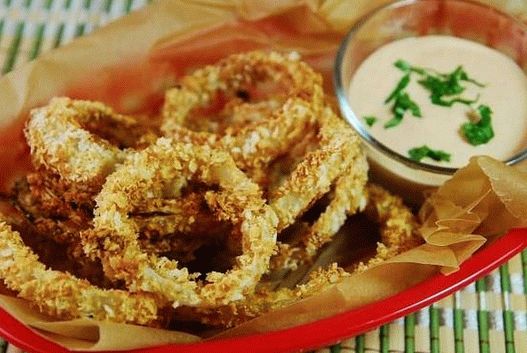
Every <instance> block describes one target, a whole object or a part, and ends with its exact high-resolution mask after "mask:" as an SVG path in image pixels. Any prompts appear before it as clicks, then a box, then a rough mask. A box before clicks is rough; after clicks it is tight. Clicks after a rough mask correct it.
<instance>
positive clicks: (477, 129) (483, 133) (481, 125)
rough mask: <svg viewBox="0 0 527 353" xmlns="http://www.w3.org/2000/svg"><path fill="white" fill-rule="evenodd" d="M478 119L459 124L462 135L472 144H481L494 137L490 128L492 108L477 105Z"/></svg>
mask: <svg viewBox="0 0 527 353" xmlns="http://www.w3.org/2000/svg"><path fill="white" fill-rule="evenodd" d="M478 113H479V120H478V121H477V122H468V123H465V124H463V125H462V126H461V131H462V133H463V136H465V138H466V139H467V141H468V142H469V143H470V144H471V145H473V146H477V145H482V144H485V143H487V142H489V141H490V140H491V139H492V138H493V137H494V130H493V129H492V122H491V120H492V110H491V109H490V108H489V107H488V106H486V105H480V106H479V107H478Z"/></svg>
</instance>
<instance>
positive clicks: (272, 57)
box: [161, 51, 323, 136]
mask: <svg viewBox="0 0 527 353" xmlns="http://www.w3.org/2000/svg"><path fill="white" fill-rule="evenodd" d="M264 79H269V80H270V81H272V82H274V83H282V84H283V86H284V87H286V91H285V92H284V93H283V95H284V96H285V97H288V98H293V97H296V98H301V99H303V100H305V101H306V102H309V103H311V102H315V101H319V100H322V97H323V92H322V88H321V87H322V77H321V76H320V75H319V74H317V73H315V72H314V71H313V69H311V68H310V67H309V66H308V65H307V64H305V63H303V62H301V61H299V60H298V55H295V54H290V55H289V56H284V55H281V54H279V53H276V52H270V53H264V52H261V51H253V52H249V53H243V54H234V55H231V56H229V57H227V58H225V59H223V60H221V61H220V62H218V63H217V64H216V65H211V66H206V67H204V68H202V69H199V70H196V71H195V72H194V73H193V74H192V75H189V76H186V77H184V78H183V79H182V80H181V82H180V84H179V86H177V87H175V88H173V89H171V90H168V91H167V93H166V96H165V104H164V107H163V117H164V122H163V125H162V127H161V130H162V131H163V132H164V133H165V134H166V135H168V136H170V133H171V132H172V131H173V130H174V129H178V128H179V127H180V126H185V125H186V124H185V122H186V121H187V119H188V118H189V113H190V112H191V111H192V110H193V109H195V108H196V107H204V106H206V105H207V104H209V103H210V102H211V101H212V99H213V97H214V94H215V93H217V92H223V93H229V94H230V95H231V96H235V97H236V95H237V93H238V92H239V91H240V89H242V88H243V86H244V85H251V84H255V83H256V82H258V81H262V80H264ZM246 107H247V106H246ZM257 109H259V110H260V111H261V105H257ZM265 110H267V108H265V109H263V111H265ZM210 132H217V131H210Z"/></svg>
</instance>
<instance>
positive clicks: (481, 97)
mask: <svg viewBox="0 0 527 353" xmlns="http://www.w3.org/2000/svg"><path fill="white" fill-rule="evenodd" d="M399 60H403V61H404V62H405V63H409V64H411V65H412V67H417V68H419V69H421V68H422V69H425V71H426V72H427V73H430V74H431V75H432V76H435V77H440V78H442V79H444V80H447V78H448V77H447V76H446V74H453V73H454V72H455V70H456V69H458V68H462V70H463V72H464V73H465V74H466V75H468V78H467V77H465V78H467V80H461V81H459V83H460V84H461V86H463V88H464V90H463V91H462V93H460V94H458V95H445V96H443V97H442V98H441V99H442V100H443V101H446V102H448V101H450V100H451V99H454V98H456V97H457V98H459V99H463V100H470V101H474V102H473V103H470V104H468V103H459V102H456V103H453V104H452V105H451V106H443V105H437V104H434V103H433V102H432V98H431V95H432V93H433V92H432V91H431V90H430V89H427V88H426V87H425V85H424V84H423V83H419V81H423V80H426V74H423V73H418V72H410V74H409V76H410V80H409V83H408V85H407V86H406V87H405V88H404V93H406V94H407V95H408V97H409V98H410V99H411V100H412V101H413V102H415V103H416V104H417V106H418V108H419V110H420V115H421V117H415V116H413V114H412V110H411V109H407V110H406V111H405V113H404V115H403V117H402V120H400V121H399V122H398V124H397V125H396V126H392V127H388V128H386V127H385V125H386V124H387V123H388V122H389V121H390V120H391V119H393V118H394V112H393V109H394V100H393V99H392V101H391V102H389V103H385V101H386V99H387V98H388V97H389V96H390V94H391V93H392V92H394V89H395V88H396V86H397V85H398V83H400V82H401V79H402V77H403V76H404V75H405V72H404V71H403V70H402V69H401V68H398V67H396V66H394V64H395V63H396V62H397V61H399ZM458 73H459V72H458ZM441 75H444V76H441ZM457 77H458V78H459V77H463V75H462V74H461V75H458V76H457ZM432 83H433V82H432ZM349 100H350V103H351V107H352V108H353V111H354V112H355V114H356V115H357V118H359V119H361V120H362V122H363V124H364V126H365V127H366V128H367V129H368V131H369V132H370V134H371V135H372V136H373V137H374V138H375V139H376V140H378V141H379V142H381V143H382V144H384V145H385V146H387V147H389V148H390V149H392V150H394V151H396V152H397V153H399V154H401V155H403V156H406V157H410V154H409V151H410V150H411V149H415V148H419V147H422V146H427V147H429V148H430V149H432V150H433V151H434V152H441V153H443V152H444V153H446V154H448V155H449V158H448V159H449V161H447V160H446V159H447V158H438V159H440V160H434V159H432V158H429V157H424V158H422V159H421V160H420V161H421V162H422V163H426V164H433V165H439V166H444V167H451V168H459V167H462V166H464V165H466V164H467V163H468V161H469V159H470V157H471V156H474V155H489V156H492V157H494V158H497V159H499V160H507V159H509V158H511V157H512V156H514V155H516V154H517V153H519V152H521V151H523V150H525V149H526V148H527V78H526V76H525V74H524V73H523V71H522V70H521V69H520V67H519V66H518V65H517V64H516V63H515V62H514V61H513V60H511V59H510V58H509V57H507V56H506V55H504V54H502V53H500V52H498V51H496V50H493V49H490V48H488V47H486V46H484V45H481V44H479V43H476V42H472V41H469V40H466V39H461V38H456V37H450V36H440V35H431V36H424V37H416V38H406V39H401V40H397V41H395V42H391V43H389V44H387V45H385V46H383V47H381V48H380V49H378V50H377V51H375V52H374V53H373V54H371V55H370V56H369V57H368V58H367V59H366V60H365V61H364V62H363V63H362V64H361V65H360V67H359V68H358V70H357V71H356V72H355V74H354V75H353V77H352V80H351V83H350V88H349ZM403 103H404V102H403ZM403 105H404V104H403ZM482 106H483V107H488V108H490V112H488V111H487V112H488V113H489V114H490V115H491V124H492V126H491V128H492V131H493V137H492V138H490V139H489V140H488V141H487V142H482V141H479V144H477V145H474V144H471V143H470V142H469V140H468V139H467V135H466V134H465V133H464V130H463V126H464V125H465V124H467V123H472V124H477V123H478V122H479V121H480V120H481V119H482V116H483V115H482V114H480V113H481V110H479V109H478V108H480V107H482ZM483 112H485V111H484V110H483ZM366 121H368V123H369V124H367V123H366ZM370 124H371V126H368V125H370Z"/></svg>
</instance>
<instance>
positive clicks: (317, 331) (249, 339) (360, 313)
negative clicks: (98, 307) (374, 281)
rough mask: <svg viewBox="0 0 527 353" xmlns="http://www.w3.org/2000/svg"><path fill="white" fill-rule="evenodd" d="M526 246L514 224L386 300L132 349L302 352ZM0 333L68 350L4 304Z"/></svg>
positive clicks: (421, 302)
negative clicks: (289, 322) (274, 326)
mask: <svg viewBox="0 0 527 353" xmlns="http://www.w3.org/2000/svg"><path fill="white" fill-rule="evenodd" d="M526 247H527V229H513V230H511V231H510V232H508V233H507V234H506V235H504V236H503V237H501V238H500V239H498V240H496V241H495V242H494V243H492V244H491V245H489V246H487V247H486V248H484V249H483V250H481V251H479V252H477V253H476V254H475V255H474V256H472V257H471V258H470V259H468V260H467V261H465V262H464V263H463V265H462V266H461V268H460V269H459V271H457V272H455V273H453V274H451V275H448V276H444V275H441V274H438V275H436V276H434V277H432V278H430V279H428V280H426V281H424V282H422V283H420V284H418V285H416V286H414V287H411V288H409V289H407V290H405V291H403V292H401V293H399V294H396V295H394V296H392V297H389V298H386V299H384V300H381V301H378V302H375V303H372V304H368V305H365V306H363V307H360V308H357V309H354V310H350V311H347V312H345V313H342V314H339V315H335V316H332V317H329V318H327V319H323V320H319V321H316V322H313V323H310V324H305V325H301V326H296V327H292V328H289V329H285V330H280V331H273V332H267V333H262V334H255V335H249V336H242V337H235V338H228V339H218V340H210V341H205V342H200V343H193V344H180V345H165V346H159V347H154V348H145V349H135V350H132V351H130V352H133V353H147V352H148V353H169V352H174V351H175V350H177V352H179V353H197V352H215V353H232V352H242V351H243V352H247V351H248V347H250V352H251V353H263V352H273V353H277V352H303V351H306V350H308V349H313V348H316V347H322V346H325V345H329V344H333V343H335V342H338V341H340V340H343V339H345V338H349V337H352V336H356V335H359V334H361V333H364V332H366V331H369V330H371V329H374V328H376V327H378V326H380V325H382V324H385V323H388V322H390V321H392V320H395V319H397V318H400V317H403V316H405V315H407V314H410V313H412V312H414V311H416V310H419V309H421V308H423V307H425V306H427V305H430V304H432V303H433V302H435V301H437V300H439V299H441V298H443V297H446V296H447V295H449V294H451V293H453V292H455V291H457V290H459V289H461V288H463V287H465V286H467V285H468V284H470V283H471V282H473V281H475V280H476V279H478V278H480V277H482V276H484V275H486V274H488V273H490V272H491V271H493V270H494V269H496V268H497V267H499V266H500V265H501V264H503V263H505V262H506V261H507V260H509V259H510V258H511V257H513V256H514V255H516V254H518V253H519V252H520V251H522V250H523V249H525V248H526ZM0 336H2V337H5V338H6V339H7V340H8V341H9V342H11V343H12V344H14V345H15V346H18V347H20V348H21V349H23V350H25V351H27V352H29V353H36V352H39V353H40V352H42V353H49V352H53V353H63V352H68V350H67V349H65V348H64V347H62V346H59V345H57V344H56V343H53V342H51V341H48V340H47V339H46V338H44V337H43V336H41V335H40V334H38V333H37V332H35V331H33V330H32V329H30V328H29V327H27V326H26V325H24V324H22V323H21V322H20V321H18V320H16V319H15V318H13V317H12V316H11V315H10V314H8V313H7V312H5V311H4V310H3V309H0Z"/></svg>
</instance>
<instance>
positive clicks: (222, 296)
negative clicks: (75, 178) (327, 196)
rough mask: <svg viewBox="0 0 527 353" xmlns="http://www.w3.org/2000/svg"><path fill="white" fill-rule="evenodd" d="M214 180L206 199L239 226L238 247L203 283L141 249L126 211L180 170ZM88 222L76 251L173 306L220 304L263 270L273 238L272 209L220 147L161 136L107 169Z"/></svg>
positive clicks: (249, 287) (234, 296) (162, 189)
mask: <svg viewBox="0 0 527 353" xmlns="http://www.w3.org/2000/svg"><path fill="white" fill-rule="evenodd" d="M182 175H183V176H185V177H186V178H188V179H191V180H194V181H200V182H202V183H205V184H208V185H213V186H218V187H219V191H208V192H207V193H206V199H207V202H208V203H209V204H214V205H215V206H216V207H217V208H218V209H220V210H221V212H220V213H219V215H218V217H220V219H224V220H229V221H230V222H232V223H233V224H236V225H237V226H238V227H239V231H240V232H241V234H242V247H243V251H244V252H243V254H242V255H241V256H239V257H238V258H236V265H235V267H234V268H233V269H231V270H229V271H228V272H227V273H225V274H222V273H218V272H210V273H208V274H207V276H206V279H205V283H204V284H203V285H200V287H199V288H198V283H196V281H195V277H196V275H191V274H189V273H188V270H187V269H179V268H178V264H177V262H174V261H170V260H168V259H167V258H159V257H157V256H155V255H151V256H147V255H146V254H145V253H144V252H142V251H141V249H140V246H139V244H138V241H137V238H138V227H137V224H135V222H134V221H133V219H131V218H130V217H129V213H130V212H132V211H133V209H134V207H136V206H137V205H139V204H140V203H142V202H143V200H145V199H146V198H148V196H150V197H151V196H154V197H161V196H163V193H164V192H165V189H166V188H167V187H169V186H170V184H171V181H172V180H173V179H175V178H178V177H180V176H182ZM96 202H97V208H96V210H95V218H94V220H93V224H94V229H93V230H91V231H86V232H83V233H81V237H82V241H83V245H84V250H85V252H86V254H87V255H88V256H90V257H100V258H101V261H102V264H103V268H104V269H105V273H106V275H107V276H108V277H110V278H115V279H122V280H124V282H125V283H126V285H127V287H128V289H129V290H131V291H133V292H135V291H148V292H155V293H158V294H160V295H162V296H164V297H165V298H166V299H167V300H169V301H171V302H172V304H173V306H174V307H176V306H178V305H181V304H184V305H197V304H198V303H201V305H209V306H216V305H222V304H227V303H229V302H231V301H233V300H240V299H243V298H244V297H245V295H246V294H247V293H248V292H250V291H251V290H252V289H253V288H254V286H255V285H256V283H257V282H258V280H259V279H260V277H261V275H262V274H263V273H265V272H266V271H267V268H268V262H269V258H270V256H271V254H272V252H273V249H274V245H275V242H276V227H275V226H276V216H275V214H274V212H273V211H272V210H271V209H270V208H269V207H268V206H267V205H266V204H265V202H264V201H263V199H262V197H261V192H260V190H259V188H258V186H257V185H255V184H254V183H252V182H251V181H250V180H249V179H248V178H247V177H246V176H245V175H244V174H243V173H242V172H241V171H240V170H239V169H238V168H236V166H235V164H234V161H233V160H232V158H231V157H230V156H229V155H228V154H226V153H225V152H219V151H215V150H212V149H210V148H208V147H206V146H194V145H190V144H179V143H174V142H173V141H172V140H171V139H166V138H161V139H159V140H158V141H157V143H156V144H155V145H152V146H150V147H148V148H147V149H145V150H144V151H142V152H140V153H137V154H134V155H132V156H131V158H130V159H129V160H128V161H127V162H126V163H124V164H123V165H121V166H120V167H118V169H117V170H116V172H115V173H113V174H111V175H110V176H109V177H108V178H107V181H106V183H105V184H104V186H103V189H102V191H101V193H100V194H99V195H98V196H97V198H96Z"/></svg>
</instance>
